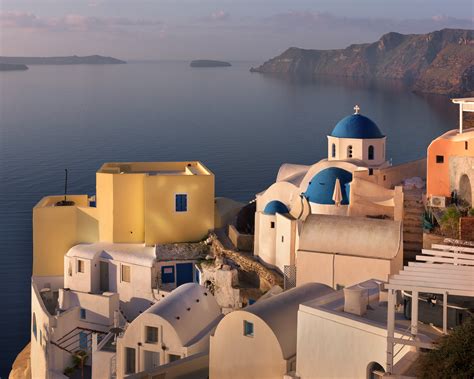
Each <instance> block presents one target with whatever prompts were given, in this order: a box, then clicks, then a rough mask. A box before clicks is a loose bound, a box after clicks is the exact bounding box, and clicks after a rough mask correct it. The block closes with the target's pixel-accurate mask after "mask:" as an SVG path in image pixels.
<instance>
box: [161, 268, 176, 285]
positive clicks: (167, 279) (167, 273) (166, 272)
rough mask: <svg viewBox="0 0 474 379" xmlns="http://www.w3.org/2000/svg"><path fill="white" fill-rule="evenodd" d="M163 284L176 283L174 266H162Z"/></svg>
mask: <svg viewBox="0 0 474 379" xmlns="http://www.w3.org/2000/svg"><path fill="white" fill-rule="evenodd" d="M161 283H163V284H168V283H174V266H161Z"/></svg>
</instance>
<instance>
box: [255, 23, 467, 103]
mask: <svg viewBox="0 0 474 379" xmlns="http://www.w3.org/2000/svg"><path fill="white" fill-rule="evenodd" d="M251 71H252V72H261V73H277V74H290V75H297V76H302V77H307V78H310V79H311V78H315V77H318V76H338V77H350V78H364V79H391V80H392V79H395V80H400V81H404V82H406V83H408V84H409V85H410V86H412V88H413V89H414V90H415V91H419V92H425V93H437V94H444V95H453V96H472V95H474V31H473V30H462V29H443V30H440V31H435V32H432V33H428V34H409V35H404V34H400V33H393V32H392V33H388V34H385V35H383V36H382V37H381V38H380V39H379V40H378V41H377V42H374V43H366V44H358V45H351V46H349V47H347V48H345V49H340V50H305V49H300V48H296V47H292V48H289V49H288V50H287V51H285V52H284V53H283V54H281V55H279V56H278V57H275V58H273V59H270V60H269V61H267V62H265V63H264V64H263V65H261V66H259V67H257V68H252V69H251Z"/></svg>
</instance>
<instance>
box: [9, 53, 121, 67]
mask: <svg viewBox="0 0 474 379" xmlns="http://www.w3.org/2000/svg"><path fill="white" fill-rule="evenodd" d="M0 62H1V63H7V64H16V65H69V64H124V63H127V62H124V61H121V60H120V59H116V58H112V57H103V56H101V55H89V56H85V57H78V56H77V55H73V56H69V57H1V56H0Z"/></svg>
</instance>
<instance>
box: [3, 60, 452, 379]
mask: <svg viewBox="0 0 474 379" xmlns="http://www.w3.org/2000/svg"><path fill="white" fill-rule="evenodd" d="M259 63H260V62H232V67H228V68H191V67H189V62H171V61H160V62H129V63H128V64H124V65H103V66H102V65H100V66H99V65H97V66H93V65H77V66H30V69H29V70H28V71H18V72H0V377H1V378H6V377H7V376H8V373H9V371H10V368H11V365H12V363H13V360H14V358H15V356H16V355H17V354H18V353H19V352H20V351H21V350H22V348H23V347H24V346H25V345H26V344H27V343H28V340H29V337H30V283H31V281H30V280H31V279H30V277H31V268H32V208H33V206H34V205H35V204H36V203H37V202H38V201H39V200H40V199H41V198H42V197H43V196H46V195H52V194H56V195H57V194H62V193H63V188H64V169H68V172H69V193H71V194H73V193H74V194H84V193H87V194H90V195H93V194H94V193H95V171H96V170H97V169H98V168H99V167H100V166H101V164H102V163H103V162H108V161H174V160H183V161H186V160H200V161H202V162H204V164H205V165H206V166H207V167H209V168H210V169H211V170H212V171H213V172H214V173H215V176H216V194H217V196H225V197H230V198H232V199H235V200H238V201H242V202H247V201H250V200H252V199H253V198H254V196H255V194H256V193H259V192H260V191H262V190H264V189H265V188H266V187H267V186H269V185H270V184H272V183H273V182H274V181H275V178H276V175H277V172H278V168H279V166H280V165H281V164H282V163H286V162H288V163H299V164H312V163H315V162H317V161H318V160H320V159H322V158H325V157H326V155H327V138H326V136H327V135H328V134H329V133H330V132H331V130H332V129H333V127H334V126H335V124H336V123H337V122H338V121H339V120H340V119H341V118H343V117H344V116H346V115H349V114H352V113H353V112H354V111H353V108H354V106H355V105H356V104H358V105H359V106H360V108H361V113H362V114H364V115H366V116H368V117H370V118H371V119H372V120H374V121H375V122H376V123H377V124H378V126H379V128H380V129H381V130H382V132H383V133H384V134H385V135H386V136H387V157H388V158H390V159H391V161H392V163H393V164H399V163H403V162H408V161H411V160H415V159H419V158H422V157H424V156H425V154H426V148H427V147H428V145H429V143H430V142H431V140H432V139H433V138H435V137H436V136H438V135H440V134H442V133H443V132H445V131H446V130H448V129H453V128H456V127H457V117H458V113H457V108H456V106H454V105H453V104H451V102H450V99H449V98H448V97H444V96H428V95H420V94H415V93H412V92H411V91H410V90H409V89H407V88H406V87H405V86H404V85H403V84H400V83H397V82H383V83H381V82H377V83H374V82H363V81H354V80H351V81H349V80H328V79H322V78H321V79H317V80H314V81H308V80H302V79H297V78H288V77H280V76H273V75H262V74H258V73H250V72H249V68H250V67H251V66H255V65H258V64H259Z"/></svg>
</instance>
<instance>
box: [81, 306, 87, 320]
mask: <svg viewBox="0 0 474 379" xmlns="http://www.w3.org/2000/svg"><path fill="white" fill-rule="evenodd" d="M81 319H82V320H85V319H86V310H85V309H84V308H81Z"/></svg>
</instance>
